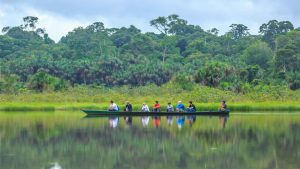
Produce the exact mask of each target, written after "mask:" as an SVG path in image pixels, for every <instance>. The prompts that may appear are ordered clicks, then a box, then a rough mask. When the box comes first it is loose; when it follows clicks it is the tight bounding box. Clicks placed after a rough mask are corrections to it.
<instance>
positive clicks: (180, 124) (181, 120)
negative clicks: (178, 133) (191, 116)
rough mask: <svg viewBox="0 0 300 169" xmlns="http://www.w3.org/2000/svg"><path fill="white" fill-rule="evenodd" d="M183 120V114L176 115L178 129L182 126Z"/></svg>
mask: <svg viewBox="0 0 300 169" xmlns="http://www.w3.org/2000/svg"><path fill="white" fill-rule="evenodd" d="M184 122H185V117H184V116H178V117H177V125H178V128H179V129H181V128H182V126H183V125H184Z"/></svg>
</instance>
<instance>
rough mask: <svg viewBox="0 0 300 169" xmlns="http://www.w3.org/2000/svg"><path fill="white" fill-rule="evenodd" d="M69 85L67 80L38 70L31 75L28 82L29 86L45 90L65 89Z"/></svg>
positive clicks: (36, 89)
mask: <svg viewBox="0 0 300 169" xmlns="http://www.w3.org/2000/svg"><path fill="white" fill-rule="evenodd" d="M67 87H68V84H67V82H66V81H65V80H63V79H59V78H56V77H54V76H51V75H49V74H47V73H46V72H44V71H38V72H37V73H36V74H34V75H33V76H31V77H30V79H29V82H28V88H29V89H32V90H35V91H39V92H44V91H51V90H54V91H59V90H64V89H66V88H67Z"/></svg>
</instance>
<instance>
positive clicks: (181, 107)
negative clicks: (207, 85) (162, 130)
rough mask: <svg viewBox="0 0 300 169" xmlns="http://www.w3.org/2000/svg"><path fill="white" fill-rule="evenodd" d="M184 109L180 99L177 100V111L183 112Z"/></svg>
mask: <svg viewBox="0 0 300 169" xmlns="http://www.w3.org/2000/svg"><path fill="white" fill-rule="evenodd" d="M184 110H185V107H184V104H183V103H182V102H181V101H178V105H177V106H176V111H177V112H183V111H184Z"/></svg>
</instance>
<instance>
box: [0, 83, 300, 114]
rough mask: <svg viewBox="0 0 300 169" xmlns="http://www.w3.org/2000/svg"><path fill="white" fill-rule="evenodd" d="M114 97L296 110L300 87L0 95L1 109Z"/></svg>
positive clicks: (96, 102) (83, 104) (99, 103)
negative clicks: (237, 90) (243, 91)
mask: <svg viewBox="0 0 300 169" xmlns="http://www.w3.org/2000/svg"><path fill="white" fill-rule="evenodd" d="M110 100H114V101H115V102H116V103H117V104H118V105H119V106H120V107H121V108H122V107H123V106H124V105H125V102H126V101H130V102H131V103H132V104H133V107H134V109H135V110H139V109H140V108H141V106H142V103H144V102H145V103H147V104H148V105H149V106H152V105H153V104H154V101H155V100H158V101H159V102H160V103H161V104H162V105H163V106H164V105H166V104H167V103H168V102H172V104H173V105H175V104H176V103H177V101H179V100H181V101H182V102H184V103H186V104H187V103H188V101H189V100H193V102H194V103H195V104H196V106H197V107H198V110H217V109H218V108H219V106H220V102H221V100H226V101H227V102H228V106H229V108H230V109H231V110H232V111H299V110H300V90H296V91H292V90H288V89H282V88H278V89H277V88H270V89H268V90H259V91H258V90H257V91H252V92H247V93H235V92H231V91H226V90H220V89H216V88H210V87H205V86H200V85H193V86H191V88H190V89H183V88H182V86H178V85H176V84H171V83H169V84H165V85H162V86H156V85H147V86H140V87H130V86H121V87H113V88H108V87H103V86H102V87H101V86H94V87H92V86H89V87H88V86H77V87H73V88H70V89H68V90H66V91H61V92H43V93H35V92H31V91H25V92H21V93H16V94H0V110H1V111H54V110H80V109H107V107H108V104H109V101H110Z"/></svg>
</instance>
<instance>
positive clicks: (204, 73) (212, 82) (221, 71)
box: [195, 62, 232, 87]
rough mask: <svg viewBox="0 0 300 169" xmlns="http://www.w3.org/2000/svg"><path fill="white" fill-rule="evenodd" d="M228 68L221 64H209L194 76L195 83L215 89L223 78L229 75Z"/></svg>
mask: <svg viewBox="0 0 300 169" xmlns="http://www.w3.org/2000/svg"><path fill="white" fill-rule="evenodd" d="M231 73H232V72H231V69H230V67H229V66H228V65H227V64H225V63H221V62H209V63H207V64H206V65H205V66H204V67H203V68H201V69H200V70H199V72H198V73H197V74H196V76H195V80H196V82H200V83H201V84H203V85H207V86H210V87H217V86H218V85H219V84H220V82H221V81H222V80H224V79H225V77H227V76H229V75H230V74H231Z"/></svg>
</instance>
